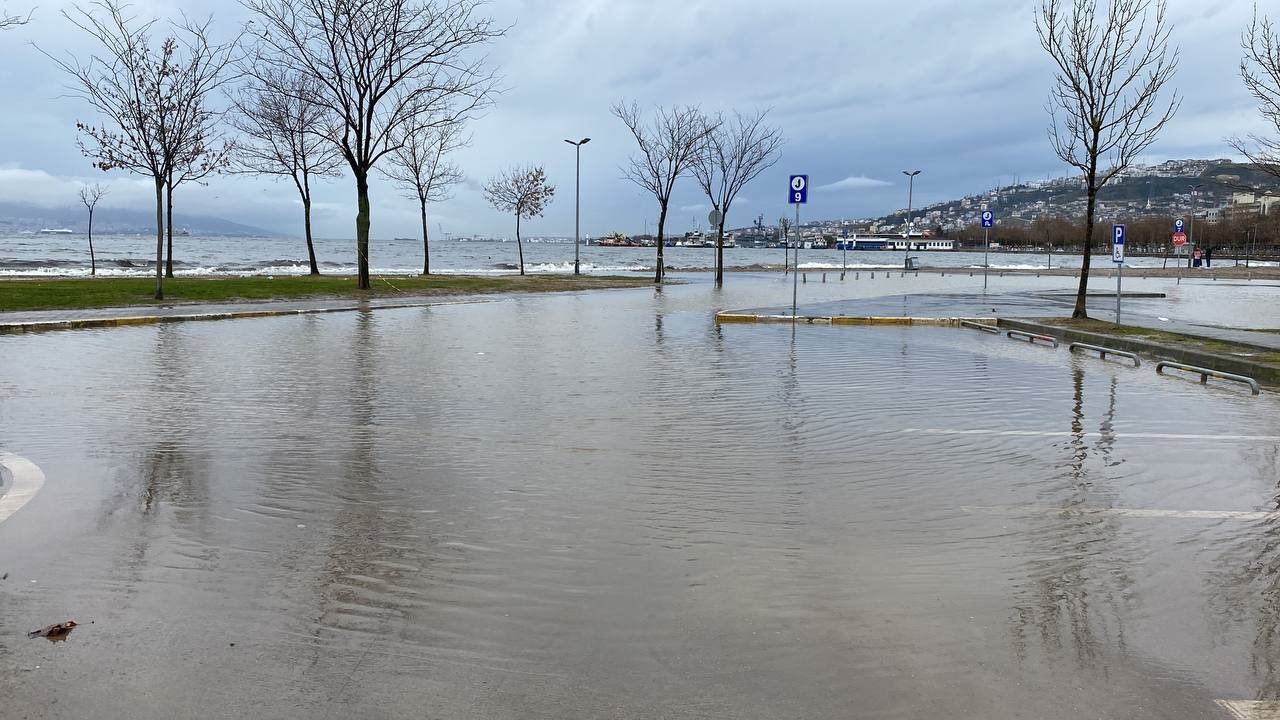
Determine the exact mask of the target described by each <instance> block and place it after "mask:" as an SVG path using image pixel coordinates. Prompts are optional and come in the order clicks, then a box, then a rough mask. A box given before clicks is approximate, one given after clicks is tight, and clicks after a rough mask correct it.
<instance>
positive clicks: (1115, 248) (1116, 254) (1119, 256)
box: [1111, 223, 1124, 263]
mask: <svg viewBox="0 0 1280 720" xmlns="http://www.w3.org/2000/svg"><path fill="white" fill-rule="evenodd" d="M1111 262H1117V263H1122V262H1124V225H1121V224H1118V223H1117V224H1115V225H1112V226H1111Z"/></svg>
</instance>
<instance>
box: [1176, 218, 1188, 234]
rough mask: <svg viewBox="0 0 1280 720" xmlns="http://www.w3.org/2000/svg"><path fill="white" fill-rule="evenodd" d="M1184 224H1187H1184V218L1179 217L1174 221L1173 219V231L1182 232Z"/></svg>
mask: <svg viewBox="0 0 1280 720" xmlns="http://www.w3.org/2000/svg"><path fill="white" fill-rule="evenodd" d="M1184 226H1185V225H1184V223H1183V222H1182V218H1178V219H1177V220H1174V221H1173V231H1174V232H1176V233H1177V232H1182V228H1183V227H1184Z"/></svg>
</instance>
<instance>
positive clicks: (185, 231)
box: [178, 228, 191, 237]
mask: <svg viewBox="0 0 1280 720" xmlns="http://www.w3.org/2000/svg"><path fill="white" fill-rule="evenodd" d="M178 237H191V231H190V230H188V229H186V228H182V229H181V230H179V231H178Z"/></svg>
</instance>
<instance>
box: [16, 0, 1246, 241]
mask: <svg viewBox="0 0 1280 720" xmlns="http://www.w3.org/2000/svg"><path fill="white" fill-rule="evenodd" d="M33 4H35V3H34V1H30V2H28V1H27V0H0V5H2V6H5V7H7V9H8V10H9V11H10V12H13V11H18V10H24V11H25V10H26V9H28V8H29V7H30V5H33ZM1037 5H1038V3H1035V2H1032V1H1029V0H967V1H966V2H963V3H958V2H954V1H953V0H911V2H903V1H902V0H806V1H804V2H796V3H780V2H777V1H776V0H732V2H728V1H726V0H495V1H494V2H492V3H491V4H489V5H487V6H486V9H487V10H488V12H489V13H490V14H491V15H492V16H493V17H494V18H495V19H496V20H498V21H499V22H501V23H504V24H511V25H512V28H511V30H510V32H509V33H508V34H507V36H506V37H505V38H503V39H501V40H499V41H498V42H497V43H495V45H494V46H493V48H492V52H491V60H492V62H493V64H494V65H496V66H497V68H498V69H499V71H500V72H501V74H502V76H503V86H504V88H505V91H504V92H503V94H502V95H501V96H500V97H499V98H498V100H497V103H496V105H495V106H494V107H493V108H492V109H491V110H490V111H489V112H488V113H487V114H486V115H485V116H484V117H483V118H481V119H479V120H477V121H475V122H474V123H473V124H472V127H471V130H472V134H473V136H474V141H473V144H472V145H471V147H469V148H466V149H464V150H462V151H459V152H458V154H457V157H456V161H457V162H458V163H459V164H460V165H461V167H462V168H463V170H464V172H465V173H466V174H467V178H468V180H467V182H466V184H465V185H464V186H460V187H459V188H458V189H457V192H456V197H455V198H454V199H453V200H450V201H448V202H445V203H441V204H439V205H438V206H436V207H434V208H433V210H432V216H433V219H432V230H433V232H434V231H443V232H448V233H451V234H455V235H458V234H467V235H470V234H481V235H486V236H503V235H511V234H512V233H513V228H512V224H513V223H512V221H511V219H510V218H508V217H507V216H504V215H501V214H499V213H497V212H495V211H493V210H491V209H489V208H488V207H487V206H486V205H485V203H484V200H483V199H482V198H481V196H480V192H479V186H480V184H481V183H482V182H483V181H484V180H485V179H486V178H487V177H489V176H491V175H493V174H495V173H497V172H498V171H500V170H501V169H503V168H505V167H507V166H509V165H511V164H515V163H522V164H523V163H540V164H543V165H545V167H546V169H547V174H548V176H549V178H550V181H551V182H552V183H553V184H555V185H557V186H558V193H557V196H556V199H555V202H554V203H553V204H552V205H551V207H550V209H549V210H548V212H547V215H546V217H544V218H541V219H537V220H534V221H533V222H532V223H531V224H529V225H528V226H527V227H529V232H531V233H533V234H545V235H570V236H571V235H572V233H573V208H574V204H573V183H574V158H573V148H572V147H570V146H568V145H566V144H565V143H564V142H563V139H565V138H581V137H590V138H591V139H592V140H591V143H590V144H589V145H586V146H584V147H583V151H582V177H583V189H582V208H583V210H582V215H583V232H584V233H587V234H591V235H594V236H599V235H602V234H605V233H608V232H611V231H614V230H621V231H624V232H629V233H636V232H640V231H642V230H644V229H645V226H646V221H648V223H649V225H648V226H649V229H650V230H652V229H653V223H654V222H655V218H656V216H657V213H656V204H655V202H654V201H653V199H652V198H651V197H646V196H644V195H642V194H641V193H640V191H639V190H638V189H637V188H635V187H634V186H632V185H630V184H629V183H627V182H626V181H624V180H622V179H621V177H620V176H621V173H620V171H619V169H618V168H619V166H620V165H621V164H623V163H624V162H625V160H626V158H627V156H628V154H629V153H631V152H632V151H633V145H634V141H633V140H632V139H631V137H630V135H629V134H628V132H627V130H626V128H625V127H624V126H623V125H622V123H621V122H619V121H618V120H617V119H616V118H614V117H612V116H611V115H610V114H609V105H610V103H612V102H614V101H617V100H621V99H627V100H631V99H634V100H637V101H638V102H640V103H641V104H642V105H646V106H651V105H653V104H657V103H662V104H673V103H679V104H698V105H701V106H702V107H703V108H704V109H707V110H733V109H739V110H747V111H750V110H755V109H758V108H770V109H771V117H772V118H773V121H774V122H775V123H776V124H778V125H780V126H781V127H782V129H783V132H784V134H785V136H786V138H787V142H786V145H785V147H784V149H783V153H782V157H781V160H780V161H779V163H778V164H777V165H776V166H775V167H774V168H773V169H772V170H770V171H768V172H766V173H765V174H764V175H762V176H761V177H760V178H759V179H758V180H757V181H756V182H755V183H753V184H752V185H750V186H749V187H747V188H746V190H744V192H743V194H742V196H741V197H740V198H739V200H738V201H737V203H736V204H735V205H734V207H733V210H732V213H731V215H730V218H729V222H730V224H731V225H746V224H748V223H749V222H750V221H751V220H752V219H754V218H755V217H756V216H757V215H759V214H764V216H765V217H766V218H767V219H774V218H777V217H778V216H779V215H781V214H783V213H786V212H788V207H787V205H786V195H785V192H786V188H785V185H786V181H787V175H788V174H790V173H808V174H809V176H810V178H811V185H812V186H813V187H814V191H813V192H812V193H811V195H810V202H809V205H808V206H807V207H806V208H805V209H804V213H805V214H806V215H808V216H809V217H814V218H816V217H826V218H839V217H850V218H852V217H864V216H875V215H880V214H883V213H886V212H889V211H891V210H894V209H896V208H901V207H905V205H906V200H907V183H906V178H905V177H904V176H903V175H902V174H901V171H902V170H903V169H920V170H922V171H923V173H922V174H921V175H920V176H919V177H917V178H916V183H915V204H916V206H917V207H918V206H920V205H923V204H927V203H930V202H934V201H939V200H945V199H948V198H953V197H957V196H959V195H963V194H968V193H973V192H977V191H981V190H983V189H986V188H990V187H993V186H995V185H996V184H997V183H1000V182H1010V181H1011V180H1012V179H1013V178H1014V177H1015V176H1017V177H1019V178H1024V179H1025V178H1032V177H1046V176H1049V175H1055V176H1056V175H1061V174H1063V173H1064V172H1065V171H1066V170H1065V168H1064V167H1063V165H1062V164H1061V163H1060V162H1059V161H1058V160H1057V159H1056V158H1055V157H1054V155H1053V153H1052V151H1051V149H1050V147H1049V144H1048V141H1047V140H1046V134H1045V130H1046V124H1047V116H1046V113H1045V110H1044V105H1045V100H1046V92H1047V88H1048V86H1049V82H1050V77H1051V68H1050V65H1049V60H1048V58H1047V57H1046V56H1045V55H1044V52H1043V50H1041V48H1040V46H1039V43H1038V42H1037V40H1036V36H1035V32H1034V29H1033V27H1032V18H1033V13H1034V9H1035V8H1036V7H1037ZM68 6H69V3H59V2H57V1H56V0H41V2H40V3H39V4H38V7H37V8H36V9H35V13H34V16H33V18H32V21H31V23H30V24H28V25H26V26H24V27H21V28H18V29H16V30H9V31H7V32H6V33H5V34H3V35H0V96H3V97H5V98H7V100H8V102H7V103H6V105H7V107H6V108H5V111H4V112H3V113H0V196H3V197H4V198H5V199H8V200H25V201H31V202H35V203H40V204H44V205H68V204H71V203H74V202H75V192H76V188H77V187H78V186H79V184H80V183H83V182H85V181H101V180H102V179H103V177H102V174H101V173H97V172H96V171H93V170H91V169H90V167H89V163H88V162H87V161H86V160H85V159H84V158H83V157H81V156H80V154H79V151H78V150H77V149H76V146H75V137H76V136H75V122H76V121H77V120H96V118H94V116H93V115H92V114H91V113H90V112H89V111H88V109H87V108H85V107H84V106H83V105H82V104H81V103H79V102H78V101H77V100H75V99H73V98H70V97H68V95H67V92H66V90H65V89H64V86H65V83H66V79H65V78H64V77H61V76H60V75H59V73H58V71H57V69H56V68H55V67H54V66H53V65H52V63H51V62H50V61H49V60H48V59H47V58H45V57H44V56H42V55H41V54H40V53H39V52H38V51H37V50H36V47H35V46H36V45H38V46H39V47H40V48H42V49H44V50H45V51H47V52H50V53H55V54H56V53H64V52H70V53H73V54H77V55H81V56H83V55H85V54H87V53H88V52H89V51H90V50H91V49H92V47H93V46H92V45H90V44H89V43H90V39H89V38H87V37H84V36H83V34H81V33H80V32H79V31H78V30H76V29H75V28H74V27H72V26H71V25H70V23H69V22H68V21H67V20H66V19H65V18H63V17H61V15H60V14H59V12H60V10H61V9H62V8H63V7H68ZM133 9H134V10H135V11H136V12H137V13H138V14H139V15H140V16H153V17H160V18H173V17H177V16H178V15H179V14H180V13H181V12H186V13H187V14H188V15H196V16H202V15H205V14H208V13H213V14H214V15H215V18H216V19H217V22H218V24H219V26H220V28H221V29H222V30H223V31H224V32H226V33H227V34H228V35H229V34H230V33H231V31H232V30H233V29H234V28H235V26H236V25H237V24H238V23H241V22H243V21H244V20H246V19H247V18H248V15H247V14H246V13H245V11H244V10H243V9H242V8H240V7H239V5H238V4H236V3H234V2H232V1H231V0H185V1H179V0H137V1H136V2H134V4H133ZM1250 13H1251V6H1250V4H1249V3H1247V2H1244V1H1243V0H1170V15H1171V17H1172V20H1173V23H1174V25H1175V28H1174V35H1173V38H1174V41H1175V42H1176V43H1177V44H1178V45H1179V47H1180V49H1181V63H1180V67H1179V70H1178V74H1177V76H1176V78H1175V84H1176V86H1177V90H1178V92H1179V93H1180V94H1181V95H1182V96H1183V97H1184V101H1183V104H1182V109H1181V111H1180V112H1179V114H1178V116H1177V117H1176V118H1175V119H1174V121H1173V122H1172V123H1171V124H1170V125H1169V126H1168V127H1167V128H1166V130H1165V132H1164V134H1163V135H1162V136H1161V138H1160V140H1159V141H1158V142H1157V143H1156V145H1154V146H1153V147H1152V148H1151V150H1150V159H1151V160H1162V159H1167V158H1185V157H1231V156H1232V155H1233V153H1232V152H1231V151H1230V150H1229V148H1227V146H1226V143H1225V142H1224V138H1225V137H1227V136H1229V135H1232V134H1236V133H1247V132H1265V127H1263V126H1262V125H1261V123H1260V121H1259V119H1258V117H1257V113H1256V108H1255V105H1254V103H1253V102H1252V100H1251V98H1250V96H1249V95H1248V93H1247V92H1246V91H1245V89H1244V87H1243V86H1242V84H1241V82H1240V80H1239V77H1238V63H1239V56H1240V51H1239V38H1240V32H1241V30H1242V29H1243V28H1244V26H1245V25H1246V24H1247V22H1248V20H1249V16H1250ZM109 177H110V179H111V182H112V193H111V195H110V196H109V199H108V201H106V203H107V204H111V205H115V206H130V207H137V208H145V207H146V206H147V205H146V204H147V203H148V202H149V200H150V197H151V192H152V191H151V188H150V187H149V184H148V182H147V181H145V180H140V179H138V178H136V176H135V177H132V178H131V177H129V176H127V175H125V174H123V173H111V174H110V176H109ZM373 193H374V207H373V235H374V237H390V236H393V235H412V234H415V227H416V223H417V209H416V206H415V203H413V202H412V201H408V200H404V199H403V198H401V197H400V196H399V195H398V194H397V192H396V190H395V189H394V188H393V187H391V186H390V185H389V184H387V183H386V182H385V181H378V182H377V183H376V184H375V186H374V188H373ZM176 198H177V202H178V203H179V204H180V206H182V207H186V208H188V209H189V210H190V211H191V212H199V213H204V214H212V215H218V216H221V217H225V218H227V219H230V220H236V221H239V222H245V223H249V224H254V225H259V226H263V227H269V228H272V229H275V230H279V231H282V232H287V233H297V232H300V231H299V230H298V229H297V228H298V226H299V224H300V221H299V220H298V218H297V216H298V213H299V210H298V207H299V205H298V201H297V197H296V193H294V192H293V190H292V188H291V186H286V185H284V184H275V183H272V182H270V181H267V180H255V179H249V178H244V177H235V178H231V179H225V178H224V179H215V180H213V181H212V182H210V183H209V185H208V186H207V187H183V188H181V189H180V190H179V193H178V194H177V196H176ZM317 200H318V202H317V207H316V213H315V214H316V217H315V221H316V225H317V233H318V234H319V235H322V236H327V237H351V236H353V235H354V217H355V190H354V183H353V182H352V181H351V179H350V178H349V177H344V178H342V179H338V180H334V181H331V182H328V183H326V184H325V185H324V186H323V187H321V188H320V189H319V190H318V192H317ZM672 206H673V208H672V217H671V218H670V219H669V230H670V231H673V232H683V231H684V230H688V229H691V227H692V226H693V224H694V222H695V221H701V222H702V223H703V224H704V225H705V222H706V213H707V205H706V202H705V200H704V199H703V198H701V197H700V192H699V191H698V190H697V188H696V186H695V185H694V183H693V182H692V181H691V180H690V181H686V182H684V184H683V185H682V187H681V188H680V189H679V190H678V191H677V195H676V198H675V199H674V200H673V202H672ZM180 212H181V211H180Z"/></svg>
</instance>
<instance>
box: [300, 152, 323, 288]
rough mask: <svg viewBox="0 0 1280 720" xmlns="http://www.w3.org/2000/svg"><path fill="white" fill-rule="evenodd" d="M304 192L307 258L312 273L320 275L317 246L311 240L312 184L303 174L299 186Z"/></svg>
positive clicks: (303, 213)
mask: <svg viewBox="0 0 1280 720" xmlns="http://www.w3.org/2000/svg"><path fill="white" fill-rule="evenodd" d="M299 190H300V191H301V193H302V229H303V232H305V233H306V234H307V259H308V260H310V261H311V274H312V275H319V274H320V266H319V265H317V264H316V246H315V243H314V242H313V241H312V240H311V184H310V183H309V182H307V176H306V175H305V174H304V175H303V176H302V186H301V187H300V188H299Z"/></svg>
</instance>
